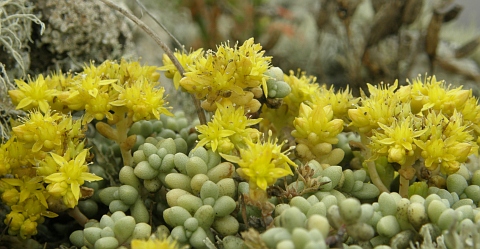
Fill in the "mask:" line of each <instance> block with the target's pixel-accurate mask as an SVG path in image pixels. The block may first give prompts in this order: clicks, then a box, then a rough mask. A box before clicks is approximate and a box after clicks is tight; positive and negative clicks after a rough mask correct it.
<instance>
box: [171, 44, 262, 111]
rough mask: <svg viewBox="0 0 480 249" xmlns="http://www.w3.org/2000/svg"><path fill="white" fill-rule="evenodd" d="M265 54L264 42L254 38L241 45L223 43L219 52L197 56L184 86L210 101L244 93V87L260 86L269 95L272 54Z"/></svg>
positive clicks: (182, 83) (197, 96)
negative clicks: (269, 69) (267, 78)
mask: <svg viewBox="0 0 480 249" xmlns="http://www.w3.org/2000/svg"><path fill="white" fill-rule="evenodd" d="M263 54H264V51H261V46H260V45H259V44H254V43H253V38H252V39H249V40H247V41H245V42H244V43H243V44H242V45H241V46H240V47H237V46H236V45H235V47H234V48H231V47H230V46H229V44H228V43H227V44H222V45H220V46H219V47H218V49H217V51H216V52H213V51H210V52H209V53H207V54H206V58H205V57H200V56H197V57H196V59H195V60H194V63H193V66H192V67H189V70H188V72H186V73H185V77H184V78H182V79H181V80H180V86H182V87H183V88H184V89H185V90H186V91H187V92H189V93H192V94H194V95H195V97H196V98H197V99H207V100H208V101H209V102H210V103H214V102H217V101H218V100H220V99H222V98H228V97H229V96H230V94H231V93H232V92H233V93H236V94H238V95H240V96H241V95H243V92H244V89H246V88H254V87H259V86H262V87H263V92H264V93H265V96H268V89H267V83H266V77H267V76H266V75H264V73H265V72H266V71H267V69H268V67H269V65H270V60H271V58H270V57H265V56H263Z"/></svg>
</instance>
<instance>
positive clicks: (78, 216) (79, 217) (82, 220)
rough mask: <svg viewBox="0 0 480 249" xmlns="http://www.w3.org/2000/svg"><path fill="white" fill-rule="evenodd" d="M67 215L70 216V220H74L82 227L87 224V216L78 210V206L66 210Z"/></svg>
mask: <svg viewBox="0 0 480 249" xmlns="http://www.w3.org/2000/svg"><path fill="white" fill-rule="evenodd" d="M67 213H68V215H70V216H71V217H72V218H74V219H75V220H76V221H77V223H78V224H79V225H80V226H82V227H84V226H85V224H87V222H88V218H87V216H85V215H84V214H83V213H82V212H81V211H80V209H78V206H75V207H74V208H73V209H68V210H67Z"/></svg>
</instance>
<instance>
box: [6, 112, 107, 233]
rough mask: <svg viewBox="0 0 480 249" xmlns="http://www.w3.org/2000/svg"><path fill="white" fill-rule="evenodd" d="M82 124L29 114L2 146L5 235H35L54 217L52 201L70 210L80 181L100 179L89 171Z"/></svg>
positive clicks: (66, 117)
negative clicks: (60, 203)
mask: <svg viewBox="0 0 480 249" xmlns="http://www.w3.org/2000/svg"><path fill="white" fill-rule="evenodd" d="M81 123H82V121H81V120H73V118H72V117H71V116H69V115H63V114H59V113H52V112H51V111H50V109H47V111H46V112H45V113H44V114H42V113H41V112H40V111H34V112H30V113H29V115H28V116H27V117H26V118H25V119H24V120H23V123H22V124H20V125H18V126H16V127H13V129H12V131H13V134H12V136H11V138H10V139H9V140H8V141H7V142H6V143H5V144H3V145H2V146H1V147H0V177H1V180H0V192H2V195H1V198H2V201H3V202H4V203H5V204H7V205H8V206H10V207H11V212H10V213H9V214H8V215H7V217H6V218H5V220H4V222H5V224H10V226H9V230H8V232H9V234H11V235H19V236H20V237H22V238H27V237H30V236H32V235H35V234H36V233H37V229H36V228H37V225H38V224H40V223H42V222H43V221H44V217H49V218H51V217H55V216H56V214H55V213H54V212H52V209H51V207H50V205H49V203H50V202H52V201H54V200H55V199H59V200H61V202H62V203H63V205H64V206H65V207H66V208H73V207H75V206H76V205H77V203H78V200H79V198H80V197H81V196H80V186H81V185H82V184H83V183H84V181H97V180H101V179H102V178H100V177H98V176H95V175H93V174H90V173H88V167H87V165H86V163H85V157H86V156H87V154H88V151H87V150H85V149H83V147H84V143H83V140H82V139H83V137H84V134H83V132H84V130H83V127H82V125H81ZM60 163H61V164H62V165H60ZM63 164H66V165H63ZM79 172H81V173H79ZM12 176H13V177H12ZM55 210H56V209H55Z"/></svg>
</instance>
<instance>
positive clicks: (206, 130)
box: [195, 122, 235, 154]
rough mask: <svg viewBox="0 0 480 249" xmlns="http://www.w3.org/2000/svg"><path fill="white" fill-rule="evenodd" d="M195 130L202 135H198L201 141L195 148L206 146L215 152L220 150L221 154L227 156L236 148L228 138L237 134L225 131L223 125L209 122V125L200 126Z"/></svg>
mask: <svg viewBox="0 0 480 249" xmlns="http://www.w3.org/2000/svg"><path fill="white" fill-rule="evenodd" d="M195 128H196V129H197V131H198V132H199V133H200V134H199V135H198V139H200V141H199V142H198V143H197V145H196V146H195V148H198V147H202V146H206V147H207V148H211V149H212V150H213V151H217V150H218V151H219V152H222V153H227V154H229V153H230V152H231V151H232V150H233V149H234V148H235V145H234V144H233V143H232V142H231V141H230V139H228V137H229V136H231V135H233V134H235V132H234V131H231V130H225V129H223V127H222V126H221V124H219V123H217V122H208V124H207V125H199V126H197V127H195Z"/></svg>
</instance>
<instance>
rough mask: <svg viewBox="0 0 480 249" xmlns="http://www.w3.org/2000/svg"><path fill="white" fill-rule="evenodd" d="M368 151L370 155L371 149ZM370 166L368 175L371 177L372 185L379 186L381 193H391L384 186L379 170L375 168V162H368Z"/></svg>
mask: <svg viewBox="0 0 480 249" xmlns="http://www.w3.org/2000/svg"><path fill="white" fill-rule="evenodd" d="M367 150H368V154H370V149H367ZM367 166H368V174H369V175H370V180H372V183H373V184H374V185H375V186H377V188H378V189H379V190H380V193H383V192H387V193H390V191H389V190H388V188H387V187H385V184H383V182H382V179H380V176H379V175H378V172H377V168H375V162H374V161H368V162H367Z"/></svg>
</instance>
